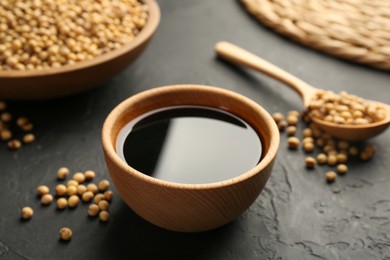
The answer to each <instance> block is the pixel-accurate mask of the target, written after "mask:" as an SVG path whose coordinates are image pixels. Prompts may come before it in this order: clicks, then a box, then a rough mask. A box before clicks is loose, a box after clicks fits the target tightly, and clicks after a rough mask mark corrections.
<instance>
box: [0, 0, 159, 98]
mask: <svg viewBox="0 0 390 260" xmlns="http://www.w3.org/2000/svg"><path fill="white" fill-rule="evenodd" d="M144 2H145V4H147V5H148V6H149V17H148V21H147V23H146V25H145V27H144V28H143V29H142V30H141V32H140V33H139V34H138V35H137V36H136V37H135V38H134V40H133V41H131V42H129V43H128V44H126V45H124V46H123V47H121V48H119V49H117V50H114V51H111V52H108V53H106V54H103V55H99V56H97V57H95V58H94V59H92V60H88V61H82V62H78V63H75V64H72V65H67V66H63V67H60V68H50V69H44V70H41V71H0V98H1V99H11V100H32V99H47V98H54V97H61V96H67V95H71V94H75V93H79V92H82V91H85V90H88V89H90V88H93V87H97V86H99V85H100V84H103V83H104V82H105V81H107V80H109V79H110V78H112V77H113V76H115V75H116V74H118V73H119V72H121V71H122V70H123V69H125V68H126V67H127V66H129V65H130V64H131V63H132V62H133V61H134V60H135V59H136V58H137V57H138V56H139V55H140V54H141V53H142V52H143V50H144V49H145V48H146V46H147V45H148V43H149V41H150V40H151V38H152V36H153V35H154V33H155V31H156V30H157V27H158V24H159V22H160V9H159V7H158V4H157V3H156V1H155V0H144Z"/></svg>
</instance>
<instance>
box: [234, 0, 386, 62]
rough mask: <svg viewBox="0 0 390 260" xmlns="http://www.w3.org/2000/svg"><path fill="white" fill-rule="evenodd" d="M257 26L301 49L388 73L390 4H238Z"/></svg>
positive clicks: (252, 0) (382, 0) (372, 0)
mask: <svg viewBox="0 0 390 260" xmlns="http://www.w3.org/2000/svg"><path fill="white" fill-rule="evenodd" d="M241 1H242V2H243V4H244V6H245V7H246V9H247V11H248V12H249V13H251V14H252V15H254V16H255V17H256V18H257V19H258V20H260V22H262V23H263V24H265V25H266V26H268V27H270V28H272V29H273V30H275V31H276V32H278V33H280V34H283V35H285V36H287V37H289V38H291V39H293V40H295V41H297V42H299V43H301V44H303V45H306V46H309V47H311V48H314V49H317V50H320V51H322V52H325V53H328V54H330V55H334V56H337V57H340V58H344V59H347V60H350V61H353V62H357V63H361V64H366V65H369V66H372V67H374V68H378V69H384V70H390V0H241Z"/></svg>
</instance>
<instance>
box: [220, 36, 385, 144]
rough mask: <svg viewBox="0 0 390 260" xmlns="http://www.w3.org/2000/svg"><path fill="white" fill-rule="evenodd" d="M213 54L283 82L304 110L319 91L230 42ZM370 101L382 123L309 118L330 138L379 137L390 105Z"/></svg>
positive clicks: (362, 138)
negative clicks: (380, 111) (379, 112)
mask: <svg viewBox="0 0 390 260" xmlns="http://www.w3.org/2000/svg"><path fill="white" fill-rule="evenodd" d="M215 51H216V52H217V54H218V56H220V57H222V58H224V59H226V60H228V61H230V62H232V63H235V64H240V65H243V66H246V67H249V68H252V69H255V70H257V71H259V72H262V73H264V74H266V75H268V76H270V77H272V78H274V79H276V80H279V81H281V82H283V83H285V84H286V85H287V86H289V87H290V88H291V89H293V90H294V91H295V92H297V93H298V94H299V95H300V96H301V98H302V101H303V105H304V107H305V108H307V107H308V106H309V104H310V101H311V100H312V99H313V97H314V95H315V94H316V93H317V92H318V91H320V89H318V88H315V87H313V86H311V85H309V84H307V83H306V82H304V81H303V80H301V79H299V78H297V77H295V76H294V75H292V74H290V73H288V72H286V71H284V70H282V69H281V68H279V67H277V66H275V65H273V64H272V63H270V62H268V61H266V60H264V59H262V58H260V57H258V56H256V55H255V54H253V53H250V52H248V51H246V50H244V49H242V48H240V47H238V46H236V45H234V44H231V43H229V42H218V43H217V44H216V46H215ZM321 91H323V90H321ZM369 102H371V103H374V104H375V105H376V106H378V107H382V108H383V109H384V110H385V111H386V117H385V118H384V119H383V120H381V121H378V122H375V123H370V124H365V125H347V124H336V123H333V122H328V121H325V120H321V119H319V118H312V120H313V121H314V122H315V123H316V124H317V125H318V126H319V127H320V128H322V130H324V131H325V132H327V133H329V134H331V135H332V136H335V137H338V138H341V139H344V140H349V141H363V140H367V139H370V138H372V137H375V136H377V135H379V134H381V133H382V132H383V131H385V130H386V129H387V128H388V127H389V125H390V106H389V105H387V104H384V103H380V102H375V101H369Z"/></svg>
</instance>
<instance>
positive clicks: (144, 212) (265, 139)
mask: <svg viewBox="0 0 390 260" xmlns="http://www.w3.org/2000/svg"><path fill="white" fill-rule="evenodd" d="M171 105H205V106H214V107H217V108H225V109H228V110H229V111H230V112H232V113H234V114H236V115H238V116H239V117H241V118H242V119H243V120H245V121H246V122H248V123H249V124H251V125H252V127H254V129H256V131H257V132H258V133H259V135H260V138H261V139H262V144H263V155H264V157H263V158H262V160H261V162H260V163H259V165H257V166H256V167H254V168H253V169H251V170H250V171H248V172H247V173H244V174H242V175H239V176H237V177H236V178H233V179H230V180H227V181H223V182H220V183H215V184H206V185H183V184H175V185H172V183H169V182H164V181H161V180H158V179H154V178H151V177H149V176H146V175H143V174H142V173H140V172H137V171H136V170H135V169H133V168H131V166H129V165H127V164H126V163H125V162H123V161H122V160H121V159H120V158H119V157H118V156H117V154H116V152H115V148H114V144H115V143H116V138H117V135H118V132H119V131H120V129H121V128H122V127H123V126H125V125H126V124H127V122H129V121H131V120H132V119H133V118H135V117H137V116H138V115H140V114H143V113H145V112H148V111H151V110H154V109H156V108H161V107H165V106H171ZM102 141H103V150H104V155H105V160H106V163H107V167H108V170H109V173H110V175H111V178H112V180H113V182H114V184H115V186H116V188H117V190H118V191H119V193H120V195H121V197H122V198H123V199H124V201H125V202H126V203H127V204H128V205H129V206H130V208H132V209H133V210H134V211H135V212H136V213H137V214H139V215H140V216H141V217H143V218H144V219H146V220H148V221H149V222H151V223H153V224H155V225H157V226H160V227H163V228H165V229H169V230H174V231H182V232H197V231H205V230H209V229H213V228H217V227H219V226H222V225H224V224H226V223H228V222H230V221H232V220H234V219H235V218H237V217H238V216H239V215H240V214H241V213H242V212H243V211H245V209H247V208H248V207H249V206H250V205H251V204H252V203H253V202H254V200H255V199H256V198H257V196H258V195H259V194H260V192H261V190H262V189H263V187H264V185H265V184H266V182H267V180H268V178H269V176H270V174H271V171H272V167H273V164H274V160H275V157H276V153H277V148H278V146H279V131H278V129H277V126H276V124H275V122H274V120H273V119H272V117H271V116H270V115H269V114H268V113H267V112H266V111H265V110H264V109H262V108H261V107H260V106H259V105H258V104H256V103H255V102H253V101H251V100H249V99H248V98H245V97H243V96H241V95H238V94H237V93H234V92H231V91H228V90H224V89H220V88H216V87H205V86H199V85H180V86H169V87H161V88H155V89H151V90H148V91H144V92H142V93H138V94H137V95H135V96H132V97H130V98H129V99H127V100H125V101H124V102H122V103H121V104H119V105H118V106H117V107H116V108H115V109H114V110H113V111H112V112H111V113H110V115H109V116H108V117H107V119H106V122H105V123H104V126H103V132H102Z"/></svg>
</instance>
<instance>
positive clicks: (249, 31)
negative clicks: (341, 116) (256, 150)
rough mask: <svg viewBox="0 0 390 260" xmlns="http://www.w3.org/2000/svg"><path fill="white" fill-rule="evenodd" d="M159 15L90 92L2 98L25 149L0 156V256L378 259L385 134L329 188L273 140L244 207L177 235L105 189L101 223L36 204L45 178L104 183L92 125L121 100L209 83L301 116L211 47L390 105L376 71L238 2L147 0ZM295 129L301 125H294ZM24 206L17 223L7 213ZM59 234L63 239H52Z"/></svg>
mask: <svg viewBox="0 0 390 260" xmlns="http://www.w3.org/2000/svg"><path fill="white" fill-rule="evenodd" d="M158 2H159V5H160V7H161V13H162V19H161V24H160V26H159V28H158V31H157V33H156V35H155V37H154V38H153V40H152V42H151V44H150V45H149V46H148V48H147V49H146V51H145V52H144V53H143V54H142V55H141V56H140V57H139V59H138V60H137V61H136V62H135V63H133V64H132V65H130V66H129V67H128V68H127V69H126V70H125V71H123V72H122V73H120V74H119V75H117V76H116V77H114V78H113V79H111V80H110V81H109V82H107V83H105V84H104V85H102V86H99V87H97V88H95V89H93V90H91V91H88V92H85V93H81V94H78V95H74V96H71V97H66V98H59V99H54V100H46V101H28V102H27V101H25V102H20V101H19V102H9V107H10V108H9V109H10V111H12V112H13V113H14V114H15V115H18V114H19V115H26V116H28V117H29V118H30V119H31V120H32V121H33V122H34V124H35V130H34V132H35V134H36V136H37V141H36V142H34V143H33V144H31V145H28V146H25V147H23V148H22V149H20V150H17V151H9V150H7V149H6V147H5V144H3V146H4V148H1V149H0V259H171V258H174V257H175V258H177V259H224V260H226V259H390V173H389V168H390V160H389V156H390V138H389V137H390V131H387V132H385V133H383V134H382V135H380V136H378V137H376V138H374V139H372V140H370V141H369V143H371V144H373V145H375V146H377V148H378V152H377V154H376V156H375V157H374V158H373V159H372V160H370V161H368V162H364V163H363V162H352V163H351V164H350V165H349V166H350V170H349V172H348V173H347V174H346V175H345V176H343V177H338V178H337V180H336V182H335V183H333V184H330V185H329V184H327V183H326V181H325V177H324V175H325V172H326V171H327V170H329V168H328V167H317V168H316V169H314V170H312V171H308V170H306V169H305V166H304V163H303V161H304V158H305V155H304V154H303V152H302V151H296V152H291V151H289V150H288V149H287V146H286V135H285V134H282V135H281V144H280V152H279V155H278V159H277V162H276V164H275V167H274V171H273V174H272V175H271V177H270V179H269V181H268V182H267V184H266V187H265V189H264V190H263V192H262V193H261V194H260V196H259V197H258V199H257V200H256V201H255V203H254V204H253V205H252V206H251V207H250V208H249V209H248V210H247V211H246V212H244V213H243V214H242V215H241V216H240V217H239V218H238V219H237V220H235V221H234V222H233V223H230V224H228V225H226V226H224V227H221V228H218V229H216V230H212V231H207V232H202V233H195V234H183V233H176V232H171V231H167V230H163V229H161V228H159V227H156V226H153V225H152V224H149V223H148V222H146V221H144V220H143V219H141V218H140V217H139V216H137V215H136V214H135V213H134V212H133V211H132V210H131V209H130V208H129V207H128V206H127V205H126V204H125V203H124V202H123V201H122V200H121V198H120V197H119V195H118V194H117V191H116V190H115V187H112V190H113V192H114V199H113V202H112V204H111V208H110V213H111V219H110V221H109V222H108V223H106V224H104V223H101V222H100V221H99V220H97V219H91V218H88V217H87V205H85V204H80V205H79V206H78V207H77V208H76V209H74V210H69V209H66V210H64V211H58V210H56V207H55V203H53V204H51V205H50V206H47V207H44V206H41V205H40V201H39V198H38V197H37V195H36V187H37V186H38V185H40V184H47V185H48V186H49V187H51V188H52V189H54V187H55V185H56V184H57V183H58V181H57V180H56V171H57V169H58V168H59V167H61V166H67V167H69V168H70V170H71V171H72V172H76V171H85V170H88V169H93V170H95V171H96V173H97V179H102V178H107V179H109V180H110V177H109V174H108V171H107V169H106V165H105V162H104V159H103V153H102V149H101V139H100V136H101V127H102V124H103V122H104V120H105V118H106V116H107V115H108V113H109V112H110V111H111V110H112V109H113V108H114V107H115V106H116V105H117V104H118V103H120V102H121V101H123V100H124V99H126V98H128V97H130V96H132V95H134V94H136V93H139V92H141V91H143V90H146V89H151V88H155V87H158V86H163V85H171V84H181V83H193V84H205V85H212V86H218V87H222V88H225V89H229V90H233V91H235V92H238V93H240V94H242V95H245V96H247V97H249V98H251V99H253V100H255V101H256V102H258V103H259V104H260V105H262V106H263V107H264V108H266V109H267V110H268V111H269V112H270V113H273V112H277V111H278V112H282V113H287V112H288V111H289V110H292V109H295V110H302V108H303V106H302V103H301V100H300V98H299V96H298V95H297V94H295V92H293V91H292V90H290V89H289V88H287V87H285V86H284V85H283V84H281V83H279V82H277V81H275V80H273V79H270V78H269V77H267V76H265V75H262V74H260V73H257V72H254V71H251V70H248V69H242V68H239V67H236V66H233V65H230V64H228V63H226V62H223V61H221V60H219V59H217V58H216V56H215V53H214V45H215V43H216V42H218V41H221V40H227V41H230V42H233V43H235V44H238V45H240V46H242V47H244V48H246V49H248V50H250V51H252V52H254V53H256V54H258V55H260V56H262V57H264V58H266V59H268V60H269V61H271V62H273V63H274V64H276V65H278V66H280V67H282V68H283V69H285V70H287V71H289V72H291V73H292V74H294V75H296V76H298V77H300V78H302V79H303V80H305V81H307V82H308V83H310V84H312V85H314V86H317V87H319V88H324V89H330V90H333V91H335V92H339V91H341V90H346V91H348V92H350V93H353V94H356V95H358V96H361V97H365V98H367V99H373V100H379V101H382V102H385V103H390V89H389V87H390V86H389V82H390V75H389V73H387V72H383V71H378V70H374V69H370V68H368V67H365V66H360V65H357V64H353V63H349V62H346V61H342V60H339V59H337V58H334V57H331V56H327V55H324V54H321V53H318V52H316V51H313V50H311V49H308V48H305V47H302V46H300V45H298V44H296V43H294V42H292V41H290V40H289V39H286V38H284V37H281V36H279V35H277V34H276V33H274V32H273V31H271V30H269V29H267V28H265V27H264V26H262V25H261V24H260V23H259V22H257V21H256V20H255V19H253V18H252V17H251V16H250V15H248V14H247V13H246V12H245V10H244V8H243V7H242V5H241V4H240V3H239V1H222V0H219V1H208V0H197V1H191V0H186V1H173V0H171V1H169V0H160V1H158ZM300 127H303V125H300ZM23 206H31V207H32V208H34V210H35V214H34V217H33V218H32V219H31V220H30V221H21V220H20V213H19V210H20V208H21V207H23ZM63 226H68V227H70V228H71V229H72V230H73V233H74V234H73V238H72V240H71V241H70V242H68V243H63V242H60V241H59V239H58V231H59V229H60V228H61V227H63Z"/></svg>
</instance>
